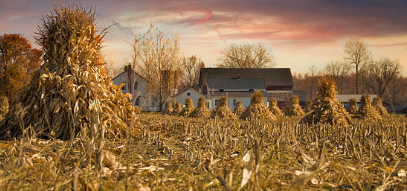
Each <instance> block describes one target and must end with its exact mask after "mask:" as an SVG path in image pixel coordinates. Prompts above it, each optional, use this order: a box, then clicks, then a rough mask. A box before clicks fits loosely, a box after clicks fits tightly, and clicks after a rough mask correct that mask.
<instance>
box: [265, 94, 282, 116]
mask: <svg viewBox="0 0 407 191" xmlns="http://www.w3.org/2000/svg"><path fill="white" fill-rule="evenodd" d="M269 100H270V101H269V103H270V105H269V110H270V111H271V113H273V115H275V116H284V113H283V112H282V111H281V109H280V108H279V107H278V104H277V100H276V99H274V98H270V99H269Z"/></svg>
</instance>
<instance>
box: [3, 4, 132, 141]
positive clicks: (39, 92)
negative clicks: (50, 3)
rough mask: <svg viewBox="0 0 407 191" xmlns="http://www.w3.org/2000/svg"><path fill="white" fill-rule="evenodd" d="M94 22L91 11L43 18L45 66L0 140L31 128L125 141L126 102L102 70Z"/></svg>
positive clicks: (62, 10)
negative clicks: (102, 133) (103, 135)
mask: <svg viewBox="0 0 407 191" xmlns="http://www.w3.org/2000/svg"><path fill="white" fill-rule="evenodd" d="M94 22H95V13H94V12H93V11H92V10H87V9H85V8H82V7H78V6H75V5H73V6H72V7H67V6H64V5H60V7H57V6H56V7H55V8H54V10H53V11H52V13H51V14H49V15H46V16H45V17H44V19H43V23H42V25H41V26H40V27H39V33H38V37H37V41H38V43H39V44H40V45H41V47H42V51H43V53H44V55H43V60H44V64H43V65H42V66H41V68H40V69H39V70H38V71H36V72H35V73H34V75H33V77H32V81H31V83H30V84H29V86H28V87H27V88H25V89H24V90H23V91H22V92H21V93H20V96H19V97H18V98H17V100H16V101H15V103H13V104H12V106H11V108H10V112H9V114H8V115H7V116H6V120H3V121H1V123H0V138H1V139H9V138H13V137H20V136H21V135H22V131H23V129H24V128H26V127H29V126H31V127H32V128H33V130H34V132H35V133H39V134H42V135H44V136H49V137H55V138H59V139H70V138H73V137H75V136H76V135H77V134H78V133H79V132H81V131H82V130H84V129H87V132H88V133H90V134H93V135H95V132H97V131H98V130H99V129H100V128H103V129H105V130H106V135H107V137H110V138H118V137H123V136H124V134H125V132H126V131H127V130H129V127H128V126H127V120H128V119H130V118H131V117H133V116H132V114H133V112H132V109H133V108H132V106H131V104H130V102H129V101H128V98H130V97H129V95H128V94H122V92H121V91H120V88H119V87H117V86H115V85H114V84H113V82H112V80H111V79H110V78H109V77H108V74H107V72H106V71H105V69H104V68H103V66H102V65H103V64H104V63H103V61H102V57H101V53H100V49H101V43H102V38H103V35H104V34H101V35H99V34H97V30H96V26H95V24H94ZM102 33H103V32H102ZM21 121H23V122H24V126H21V125H22V124H21Z"/></svg>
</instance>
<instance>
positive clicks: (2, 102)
mask: <svg viewBox="0 0 407 191" xmlns="http://www.w3.org/2000/svg"><path fill="white" fill-rule="evenodd" d="M8 109H9V104H8V98H7V97H6V96H0V121H1V120H3V118H4V117H5V116H6V115H7V113H8Z"/></svg>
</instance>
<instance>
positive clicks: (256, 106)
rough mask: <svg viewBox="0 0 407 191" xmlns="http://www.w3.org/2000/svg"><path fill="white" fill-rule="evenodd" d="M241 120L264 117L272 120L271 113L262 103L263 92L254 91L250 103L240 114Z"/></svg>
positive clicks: (273, 117)
mask: <svg viewBox="0 0 407 191" xmlns="http://www.w3.org/2000/svg"><path fill="white" fill-rule="evenodd" d="M240 118H241V119H243V120H253V119H264V120H274V119H275V116H274V115H273V113H272V112H271V111H270V110H269V109H268V108H267V107H266V105H264V101H263V93H262V92H260V91H255V92H254V93H253V95H252V98H251V100H250V105H249V106H248V107H247V108H246V110H245V111H244V112H243V114H242V115H241V116H240Z"/></svg>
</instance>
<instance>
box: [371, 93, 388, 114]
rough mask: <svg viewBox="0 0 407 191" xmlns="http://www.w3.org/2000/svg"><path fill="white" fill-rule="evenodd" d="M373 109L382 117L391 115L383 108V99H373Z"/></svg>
mask: <svg viewBox="0 0 407 191" xmlns="http://www.w3.org/2000/svg"><path fill="white" fill-rule="evenodd" d="M373 107H374V108H375V109H376V111H377V112H379V114H380V115H385V116H387V115H389V113H388V112H387V109H386V108H385V107H384V106H383V103H382V98H380V97H375V98H374V99H373Z"/></svg>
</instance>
